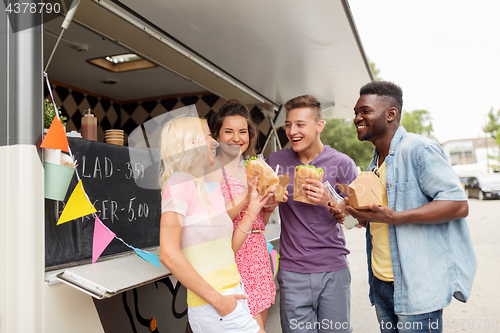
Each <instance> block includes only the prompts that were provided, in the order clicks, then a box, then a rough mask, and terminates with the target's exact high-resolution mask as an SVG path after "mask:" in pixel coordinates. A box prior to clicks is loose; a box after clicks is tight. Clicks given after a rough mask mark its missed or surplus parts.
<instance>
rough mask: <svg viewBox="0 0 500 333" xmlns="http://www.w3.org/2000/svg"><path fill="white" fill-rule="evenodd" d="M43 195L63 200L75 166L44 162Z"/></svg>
mask: <svg viewBox="0 0 500 333" xmlns="http://www.w3.org/2000/svg"><path fill="white" fill-rule="evenodd" d="M44 166H45V197H46V198H47V199H52V200H59V201H63V200H64V198H65V197H66V192H68V187H69V184H70V183H71V179H72V178H73V173H75V168H72V167H68V166H65V165H59V164H52V163H47V162H45V164H44Z"/></svg>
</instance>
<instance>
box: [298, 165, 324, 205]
mask: <svg viewBox="0 0 500 333" xmlns="http://www.w3.org/2000/svg"><path fill="white" fill-rule="evenodd" d="M324 174H325V173H324V171H323V169H322V168H316V167H315V166H314V165H299V166H297V167H296V168H295V177H294V179H293V200H295V201H300V202H304V203H308V204H311V205H316V203H315V202H314V201H311V200H309V199H308V198H307V195H306V194H305V193H304V191H303V189H302V185H303V184H308V183H307V182H306V179H316V180H318V181H319V182H322V181H323V175H324Z"/></svg>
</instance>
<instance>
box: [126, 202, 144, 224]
mask: <svg viewBox="0 0 500 333" xmlns="http://www.w3.org/2000/svg"><path fill="white" fill-rule="evenodd" d="M134 200H135V197H134V198H131V199H130V201H129V205H128V214H129V218H128V220H129V221H133V220H136V219H137V218H141V217H148V215H149V206H148V204H147V203H143V204H139V206H138V208H137V216H136V214H135V212H136V211H135V210H134V207H133V202H134Z"/></svg>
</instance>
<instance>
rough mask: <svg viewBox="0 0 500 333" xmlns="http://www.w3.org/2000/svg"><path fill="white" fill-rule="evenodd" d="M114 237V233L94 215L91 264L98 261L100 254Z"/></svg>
mask: <svg viewBox="0 0 500 333" xmlns="http://www.w3.org/2000/svg"><path fill="white" fill-rule="evenodd" d="M115 236H116V235H115V233H114V232H112V231H111V230H109V229H108V228H106V227H105V226H104V224H103V223H102V222H101V220H100V219H99V218H98V217H97V215H96V217H95V223H94V242H93V244H92V263H93V264H94V263H95V262H96V261H97V259H99V257H100V256H101V254H102V252H103V251H104V250H105V249H106V248H107V247H108V245H109V243H111V241H112V240H113V239H114V238H115Z"/></svg>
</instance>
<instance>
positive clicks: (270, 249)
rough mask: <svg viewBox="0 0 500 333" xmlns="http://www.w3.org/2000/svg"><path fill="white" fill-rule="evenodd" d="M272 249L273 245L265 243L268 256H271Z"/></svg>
mask: <svg viewBox="0 0 500 333" xmlns="http://www.w3.org/2000/svg"><path fill="white" fill-rule="evenodd" d="M272 249H274V246H273V244H271V243H270V242H267V252H269V254H271V251H272Z"/></svg>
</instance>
